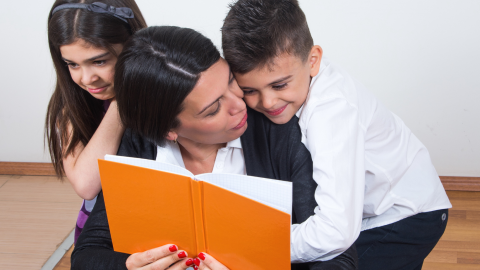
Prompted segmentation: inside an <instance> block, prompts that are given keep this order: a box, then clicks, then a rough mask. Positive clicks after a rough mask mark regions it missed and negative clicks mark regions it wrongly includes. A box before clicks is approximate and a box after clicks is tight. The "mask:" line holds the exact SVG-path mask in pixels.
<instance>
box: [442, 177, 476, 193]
mask: <svg viewBox="0 0 480 270" xmlns="http://www.w3.org/2000/svg"><path fill="white" fill-rule="evenodd" d="M440 180H441V181H442V184H443V187H444V188H445V190H460V191H480V177H458V176H440Z"/></svg>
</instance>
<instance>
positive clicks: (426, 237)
mask: <svg viewBox="0 0 480 270" xmlns="http://www.w3.org/2000/svg"><path fill="white" fill-rule="evenodd" d="M447 221H448V209H443V210H437V211H432V212H426V213H419V214H416V215H414V216H411V217H408V218H405V219H402V220H399V221H397V222H395V223H392V224H388V225H385V226H382V227H378V228H373V229H370V230H365V231H363V232H361V233H360V236H359V237H358V239H357V241H356V242H355V245H356V246H357V252H358V259H359V269H360V270H376V269H378V270H420V269H422V265H423V260H424V259H425V258H426V257H427V256H428V254H429V253H430V251H432V249H433V248H434V247H435V245H436V244H437V242H438V240H440V237H442V235H443V232H444V231H445V227H446V226H447Z"/></svg>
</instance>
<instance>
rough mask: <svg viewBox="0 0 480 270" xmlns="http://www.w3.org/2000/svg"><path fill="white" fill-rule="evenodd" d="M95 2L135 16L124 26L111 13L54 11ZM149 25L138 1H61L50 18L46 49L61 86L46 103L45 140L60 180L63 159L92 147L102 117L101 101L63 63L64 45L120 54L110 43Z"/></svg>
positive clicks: (123, 39) (77, 10) (57, 2)
mask: <svg viewBox="0 0 480 270" xmlns="http://www.w3.org/2000/svg"><path fill="white" fill-rule="evenodd" d="M93 2H102V3H105V4H107V5H111V6H115V7H128V8H130V9H131V10H132V11H133V14H134V18H132V19H127V22H124V21H122V20H121V19H119V18H116V17H114V16H112V15H109V14H104V13H95V12H92V11H88V10H86V9H78V8H71V9H63V10H59V11H57V12H56V13H55V14H53V15H52V11H53V10H54V9H55V8H56V7H57V6H59V5H63V4H67V3H85V4H91V3H93ZM145 27H147V25H146V23H145V20H144V18H143V16H142V14H141V13H140V10H139V9H138V6H137V4H136V3H135V1H134V0H57V1H55V3H54V4H53V7H52V9H51V10H50V14H49V17H48V45H49V47H50V54H51V56H52V60H53V64H54V67H55V71H56V74H57V83H56V86H55V91H54V93H53V95H52V97H51V99H50V103H49V104H48V109H47V117H46V121H45V136H46V138H47V141H48V148H49V150H50V157H51V159H52V163H53V166H54V168H55V172H56V173H57V176H58V177H59V178H62V176H63V174H64V167H63V158H64V157H66V156H68V155H69V154H71V153H72V152H73V151H74V149H75V147H76V146H77V145H78V143H82V144H83V145H86V144H87V143H88V141H89V140H90V139H91V137H92V136H93V134H94V133H95V131H96V129H97V128H98V125H99V124H100V122H101V120H102V117H103V107H102V105H103V102H102V101H101V100H97V99H95V98H94V97H93V96H92V95H90V94H89V93H88V92H87V91H85V90H83V89H82V88H81V87H80V86H78V85H77V84H76V83H75V82H74V81H73V80H72V78H71V76H70V72H69V69H68V67H67V65H66V64H65V62H64V61H63V60H62V55H61V53H60V46H63V45H68V44H71V43H73V42H75V41H77V40H80V39H81V40H84V41H86V42H87V43H89V44H91V45H92V46H94V47H97V48H106V49H107V50H109V51H110V52H111V53H112V54H114V55H116V53H115V50H114V49H113V47H112V45H115V44H124V43H125V42H126V41H127V40H128V39H129V38H130V36H132V34H133V33H135V32H136V31H138V30H140V29H142V28H145ZM69 126H71V130H69Z"/></svg>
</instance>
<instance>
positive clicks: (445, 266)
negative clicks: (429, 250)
mask: <svg viewBox="0 0 480 270" xmlns="http://www.w3.org/2000/svg"><path fill="white" fill-rule="evenodd" d="M479 269H480V268H479V266H478V264H458V263H442V262H425V263H423V267H422V270H479Z"/></svg>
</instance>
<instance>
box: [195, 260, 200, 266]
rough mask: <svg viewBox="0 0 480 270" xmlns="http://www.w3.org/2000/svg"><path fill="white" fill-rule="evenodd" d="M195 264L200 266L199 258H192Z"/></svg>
mask: <svg viewBox="0 0 480 270" xmlns="http://www.w3.org/2000/svg"><path fill="white" fill-rule="evenodd" d="M193 262H194V263H195V265H196V266H200V260H199V259H198V258H195V259H193Z"/></svg>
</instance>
